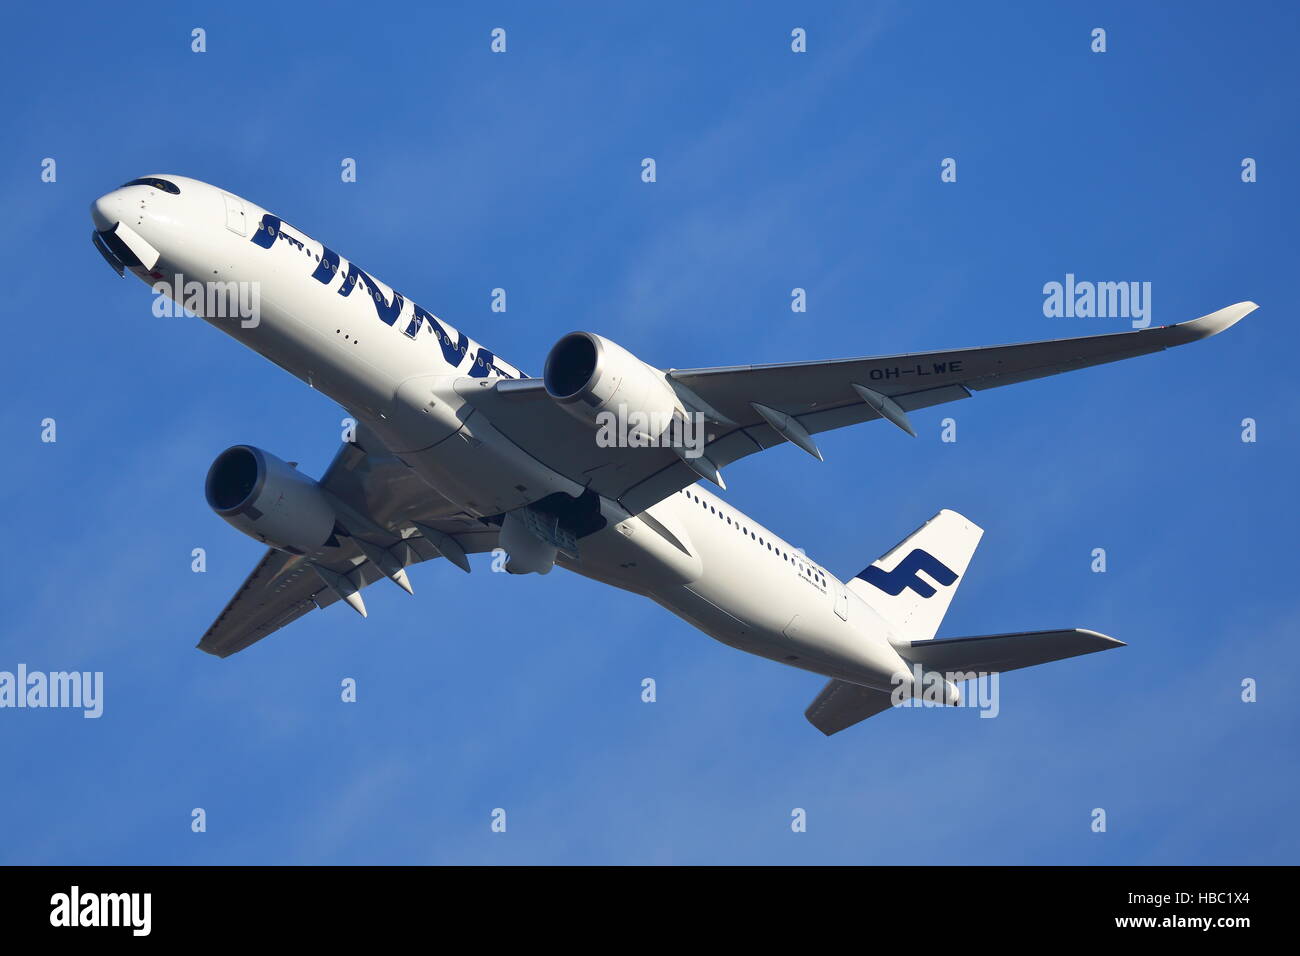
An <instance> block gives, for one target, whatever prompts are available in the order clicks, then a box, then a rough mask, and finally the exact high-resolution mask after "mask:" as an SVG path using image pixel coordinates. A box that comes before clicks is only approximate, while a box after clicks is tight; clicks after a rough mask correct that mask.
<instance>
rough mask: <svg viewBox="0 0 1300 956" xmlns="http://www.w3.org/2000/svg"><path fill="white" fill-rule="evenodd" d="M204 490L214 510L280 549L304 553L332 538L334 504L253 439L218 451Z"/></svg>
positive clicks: (236, 526) (306, 479) (263, 541)
mask: <svg viewBox="0 0 1300 956" xmlns="http://www.w3.org/2000/svg"><path fill="white" fill-rule="evenodd" d="M203 490H204V494H205V495H206V496H207V499H208V505H209V506H210V507H211V508H212V510H213V511H215V512H216V513H217V514H218V515H220V516H221V517H222V518H224V519H225V520H226V521H228V522H229V523H230V524H231V525H233V526H234V527H235V528H238V529H239V530H240V531H242V532H244V534H246V535H248V536H249V537H250V538H256V539H257V540H258V541H261V542H262V543H263V544H267V545H270V546H271V547H272V548H277V549H278V550H280V551H288V552H290V553H292V554H307V553H310V552H312V551H316V550H318V549H320V548H321V547H323V546H324V545H325V544H327V543H331V539H332V538H333V535H334V523H335V520H336V518H335V514H334V506H333V505H332V504H331V503H330V500H329V497H328V496H327V495H326V494H325V492H324V490H323V489H322V488H321V486H320V485H319V484H317V483H316V482H315V481H313V480H312V479H311V478H308V477H307V476H306V475H304V474H303V473H302V472H300V471H298V469H296V468H294V467H293V466H292V465H290V464H289V463H288V462H284V461H281V460H280V459H279V458H276V457H275V456H274V455H272V454H271V453H269V452H265V451H262V450H261V449H260V448H254V447H253V446H252V445H235V446H234V447H232V448H227V449H226V450H225V451H223V452H222V453H221V454H220V455H218V456H217V460H216V461H214V462H213V463H212V467H211V468H209V469H208V478H207V481H206V482H205V483H204V488H203Z"/></svg>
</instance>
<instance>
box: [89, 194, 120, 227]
mask: <svg viewBox="0 0 1300 956" xmlns="http://www.w3.org/2000/svg"><path fill="white" fill-rule="evenodd" d="M124 192H125V190H122V189H114V190H113V191H112V192H111V193H105V194H104V195H102V196H100V197H99V198H98V199H96V200H95V201H94V202H93V203H91V204H90V218H91V220H92V221H93V222H94V223H95V229H97V230H98V231H100V232H103V231H104V230H105V229H112V228H113V224H114V223H116V222H122V221H123V220H125V219H126V210H127V201H126V198H125V197H124V196H123V195H122V194H123V193H124Z"/></svg>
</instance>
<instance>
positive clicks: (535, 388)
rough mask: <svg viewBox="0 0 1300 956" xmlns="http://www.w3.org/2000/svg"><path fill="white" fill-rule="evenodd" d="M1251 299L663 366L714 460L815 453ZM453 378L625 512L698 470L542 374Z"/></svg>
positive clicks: (1178, 329)
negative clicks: (605, 425) (968, 339)
mask: <svg viewBox="0 0 1300 956" xmlns="http://www.w3.org/2000/svg"><path fill="white" fill-rule="evenodd" d="M1255 308H1256V305H1255V303H1253V302H1240V303H1238V304H1236V305H1231V306H1228V307H1227V308H1226V309H1221V310H1219V311H1218V312H1215V313H1213V314H1211V315H1207V316H1204V317H1202V318H1199V319H1194V320H1192V321H1190V322H1183V323H1181V324H1179V325H1169V326H1162V327H1160V328H1154V329H1142V330H1140V331H1134V332H1116V333H1111V334H1108V335H1090V336H1086V337H1083V338H1074V339H1054V340H1051V341H1045V342H1028V343H1024V344H1021V345H998V346H990V347H986V348H968V349H955V350H951V351H944V352H918V353H913V354H908V355H887V356H880V357H876V358H853V359H836V360H832V361H826V362H794V363H789V364H779V365H740V366H732V367H727V368H697V369H674V370H671V371H670V372H669V373H668V374H669V378H670V380H671V381H672V382H674V383H676V384H677V385H679V386H683V387H684V388H685V389H686V390H687V392H688V393H690V394H693V395H694V396H697V397H698V399H699V400H701V401H700V407H701V410H702V411H705V412H708V413H709V416H710V417H711V418H713V421H712V422H711V430H710V432H709V435H708V441H707V443H706V445H705V448H704V454H705V457H706V458H707V459H708V460H709V461H710V462H711V463H712V464H713V465H715V466H716V467H717V468H722V467H724V466H726V465H728V464H730V463H732V462H734V461H736V460H738V459H740V458H744V457H746V456H747V455H752V454H754V453H755V452H759V451H762V450H764V449H766V448H770V447H771V446H773V445H776V444H780V443H781V442H783V441H787V440H789V441H792V442H794V443H795V444H799V445H800V446H801V447H804V448H806V449H807V450H809V451H811V452H813V453H814V454H818V457H820V454H819V453H817V452H816V446H815V445H813V444H812V439H811V436H812V435H815V434H817V433H818V432H823V431H828V430H830V429H833V428H842V427H844V426H846V425H855V424H857V423H859V422H865V421H870V420H871V419H875V418H884V419H887V420H889V421H892V422H894V423H895V424H897V425H899V426H900V427H903V428H905V429H907V430H909V431H910V430H911V427H910V424H909V423H908V420H907V413H908V412H912V411H916V410H917V409H921V408H929V407H930V406H932V405H940V404H943V403H945V402H952V401H957V400H959V399H963V398H969V397H970V395H971V393H972V392H977V391H981V390H983V389H986V388H996V387H998V386H1000V385H1011V384H1014V383H1016V382H1027V381H1029V380H1031V379H1035V378H1043V377H1045V376H1048V375H1056V374H1058V373H1060V372H1069V371H1073V370H1074V369H1079V368H1087V367H1088V366H1090V365H1101V364H1103V363H1105V362H1115V361H1119V360H1120V359H1126V358H1133V357H1134V356H1138V355H1146V354H1149V353H1151V352H1160V351H1163V350H1164V349H1167V348H1172V347H1174V346H1176V345H1184V344H1186V343H1188V342H1195V341H1197V340H1198V339H1203V338H1207V337H1209V336H1211V335H1215V334H1217V333H1218V332H1222V331H1223V330H1224V329H1226V328H1228V327H1229V326H1231V325H1234V324H1236V323H1237V322H1238V321H1240V320H1241V319H1242V318H1244V317H1245V316H1246V315H1248V314H1250V313H1251V312H1253V311H1254V310H1255ZM457 387H458V391H460V393H461V394H462V395H463V396H464V397H465V398H466V400H468V401H469V402H471V403H472V404H473V405H475V406H476V407H478V408H479V409H481V410H483V411H484V412H485V413H486V414H487V415H488V417H489V418H490V419H491V421H492V423H493V425H495V426H496V427H497V429H498V430H500V431H501V432H502V433H504V434H505V435H507V436H508V437H509V438H510V439H511V440H512V441H514V442H515V443H516V444H518V445H519V446H520V447H521V448H523V449H524V450H525V451H527V452H529V453H530V454H531V455H533V456H534V457H535V458H537V459H538V460H540V461H542V462H544V463H545V464H547V465H549V466H550V467H551V468H553V469H555V470H556V471H558V472H561V473H562V474H565V475H568V476H569V477H570V478H572V479H574V480H575V481H578V482H580V483H582V484H584V485H587V486H588V487H590V488H591V489H593V490H594V491H597V492H599V493H600V494H602V495H604V496H606V497H609V498H614V499H617V500H618V501H619V502H620V503H621V504H622V505H623V507H625V508H626V509H627V510H628V511H629V512H631V513H632V514H638V513H640V512H641V511H643V510H644V509H645V508H648V507H649V506H650V505H652V504H654V503H655V502H657V501H661V500H662V499H664V498H666V497H668V496H669V495H671V494H673V493H675V492H677V491H678V490H680V489H682V488H684V487H686V486H688V485H691V484H694V483H695V482H696V481H697V480H698V479H699V477H700V476H699V474H698V473H697V472H696V471H695V470H694V469H692V468H690V467H689V466H688V465H686V464H685V463H684V462H683V461H682V460H681V459H680V458H679V457H678V456H677V454H676V453H675V452H673V451H672V450H671V449H667V448H607V447H605V448H602V447H599V446H597V444H596V442H595V440H594V431H593V430H592V429H591V428H588V427H587V426H585V425H583V424H582V423H581V422H579V421H577V420H576V419H574V418H573V417H572V416H570V415H568V414H567V413H566V412H565V411H564V410H563V409H561V408H559V407H558V406H557V405H556V404H555V403H554V402H553V401H551V399H550V397H549V396H548V395H547V393H546V390H545V386H544V384H543V382H542V381H541V380H539V379H519V380H504V379H464V380H462V382H461V383H458V386H457ZM760 405H761V406H763V410H762V411H760V410H759V409H758V408H757V407H756V406H760ZM703 406H708V407H707V408H705V407H703ZM714 413H718V417H716V418H714V417H713V416H714ZM723 418H725V419H729V420H730V422H729V423H724V422H722V421H721V419H723ZM809 446H811V447H809Z"/></svg>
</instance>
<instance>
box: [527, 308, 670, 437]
mask: <svg viewBox="0 0 1300 956" xmlns="http://www.w3.org/2000/svg"><path fill="white" fill-rule="evenodd" d="M543 381H544V383H545V385H546V392H547V394H548V395H550V396H551V398H553V399H554V400H555V401H556V403H557V404H559V406H560V407H561V408H563V409H564V410H565V411H567V412H568V413H569V414H570V415H572V416H573V417H575V418H577V419H578V420H579V421H582V422H585V423H587V424H588V425H595V426H598V427H607V426H609V425H613V426H614V427H617V428H619V429H621V430H622V433H623V435H624V436H626V437H631V439H632V441H633V443H635V442H636V440H637V439H638V438H640V439H648V440H649V441H647V444H649V443H652V442H653V440H655V439H658V438H659V436H661V435H662V434H663V433H664V432H665V431H667V429H668V428H669V426H670V425H671V424H672V422H673V420H674V418H677V419H679V420H680V419H683V418H685V417H686V415H687V411H686V408H685V407H684V406H683V404H682V401H681V399H680V398H678V396H677V393H676V392H675V391H674V390H673V387H672V386H671V385H669V384H668V382H667V380H666V379H665V377H664V373H663V372H661V371H659V370H658V369H655V368H652V367H650V366H649V365H647V364H646V363H645V362H642V361H641V360H640V359H639V358H637V357H636V356H635V355H633V354H632V353H631V352H629V351H628V350H627V349H625V348H623V347H622V346H621V345H616V344H615V343H613V342H611V341H610V340H609V339H607V338H604V337H602V336H599V335H593V334H592V333H591V332H570V333H569V334H568V335H566V336H564V338H562V339H560V341H558V342H556V343H555V345H554V346H553V347H552V348H551V351H550V353H549V354H548V355H547V356H546V369H545V374H544V377H543Z"/></svg>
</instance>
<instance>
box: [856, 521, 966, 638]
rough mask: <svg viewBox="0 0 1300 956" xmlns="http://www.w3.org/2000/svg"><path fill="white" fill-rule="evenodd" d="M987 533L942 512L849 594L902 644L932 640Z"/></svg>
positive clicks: (865, 574)
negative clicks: (886, 625)
mask: <svg viewBox="0 0 1300 956" xmlns="http://www.w3.org/2000/svg"><path fill="white" fill-rule="evenodd" d="M983 534H984V529H983V528H981V527H979V526H978V525H977V524H975V523H974V522H972V521H970V520H969V519H967V518H964V517H962V516H961V515H959V514H957V512H955V511H946V510H945V511H940V512H939V513H938V514H937V515H935V516H934V517H933V518H931V519H930V520H929V521H927V522H926V523H925V524H923V525H922V526H921V527H920V528H918V529H917V530H916V531H914V532H912V534H910V535H908V536H907V537H906V538H904V539H903V540H902V541H901V542H900V543H899V544H897V545H895V546H894V548H893V549H892V550H890V551H889V552H888V553H887V554H886V555H885V556H884V557H882V558H879V559H877V560H876V561H874V562H873V563H872V564H871V565H870V566H869V567H867V568H864V569H863V571H862V573H861V574H859V575H857V577H855V578H853V580H851V581H850V582H849V583H848V588H849V590H850V591H852V592H853V593H854V594H856V595H857V596H858V597H860V598H861V599H862V600H863V601H865V602H866V603H867V605H868V606H870V607H871V608H872V609H873V610H875V611H876V612H877V613H879V614H880V616H881V617H883V618H884V619H885V621H886V622H888V623H889V624H890V625H891V626H892V627H893V628H894V631H895V633H896V634H897V636H898V637H899V638H900V639H901V640H903V641H908V642H911V641H925V640H929V639H930V638H932V637H934V634H935V631H937V630H938V629H939V622H940V621H942V620H943V616H944V614H946V613H947V612H948V605H949V604H951V603H952V596H953V595H954V594H955V593H956V592H957V587H958V585H960V584H961V581H962V577H963V576H964V575H965V574H966V568H967V566H968V565H969V564H970V559H971V556H972V555H973V554H974V553H975V548H976V547H978V546H979V543H980V538H981V537H982V536H983Z"/></svg>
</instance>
